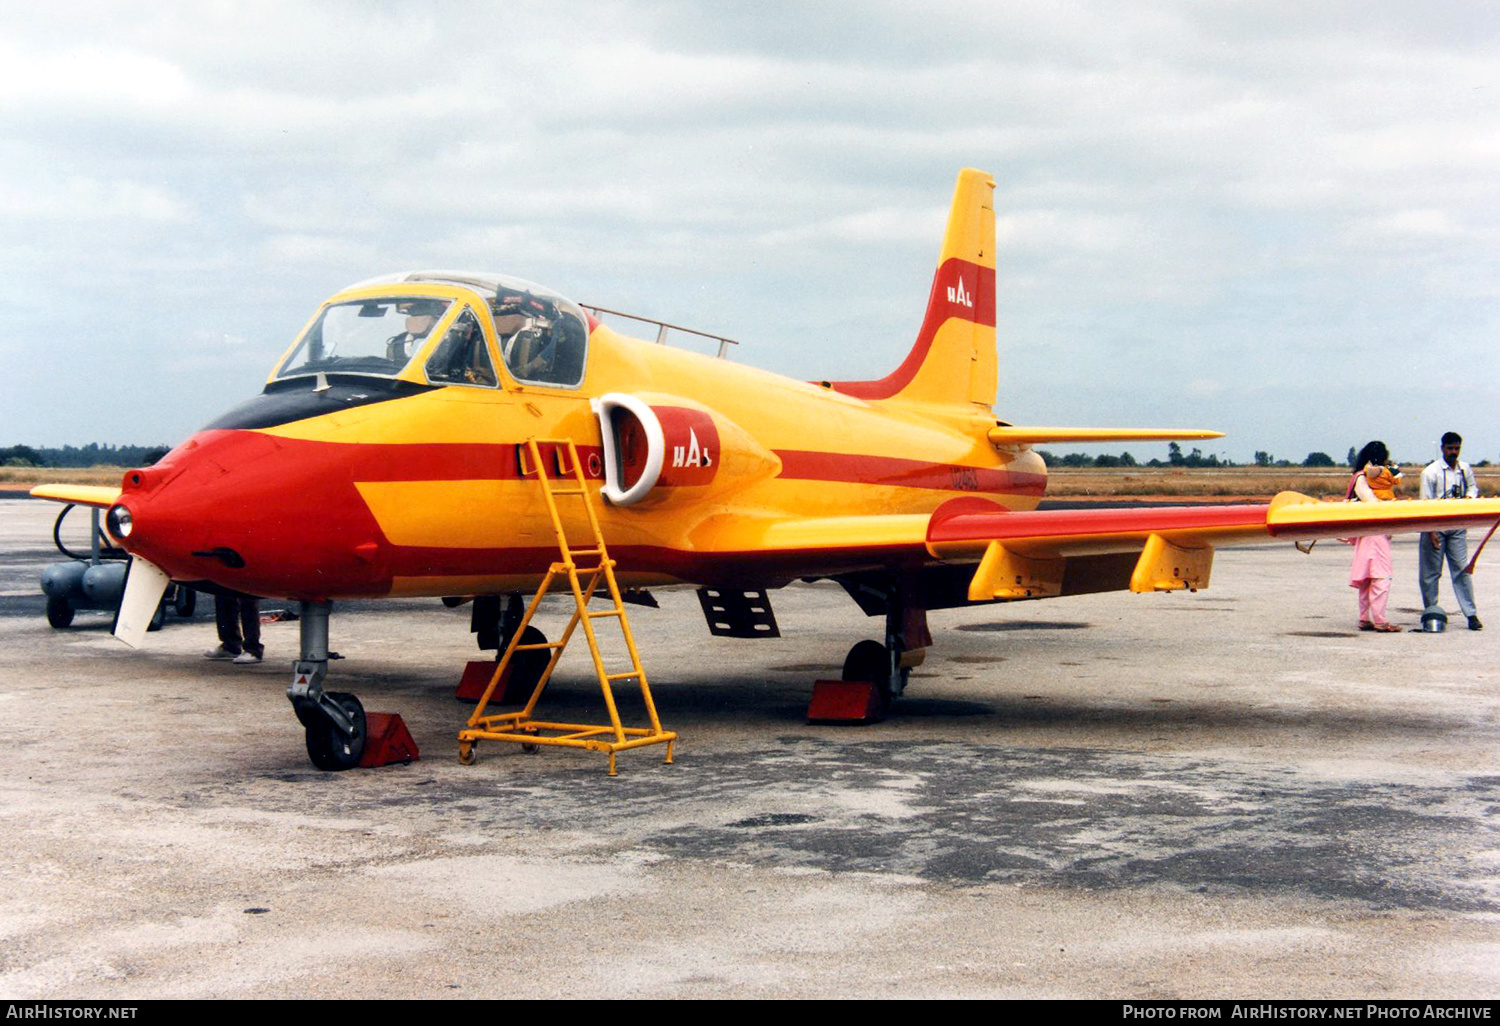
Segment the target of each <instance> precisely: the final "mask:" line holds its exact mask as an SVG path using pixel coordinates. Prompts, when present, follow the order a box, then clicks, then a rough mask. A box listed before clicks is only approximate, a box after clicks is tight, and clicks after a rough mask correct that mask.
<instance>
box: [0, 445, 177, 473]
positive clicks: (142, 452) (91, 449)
mask: <svg viewBox="0 0 1500 1026" xmlns="http://www.w3.org/2000/svg"><path fill="white" fill-rule="evenodd" d="M166 454H167V446H165V445H100V444H99V443H98V442H90V443H89V444H88V445H85V446H76V445H65V446H63V447H62V448H61V449H49V448H46V447H44V446H37V447H32V446H30V445H12V446H11V447H10V448H8V449H0V466H4V467H92V466H96V465H102V466H106V467H148V466H150V465H151V464H153V463H155V462H156V461H157V460H159V459H161V458H162V457H163V456H165V455H166Z"/></svg>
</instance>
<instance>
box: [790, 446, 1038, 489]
mask: <svg viewBox="0 0 1500 1026" xmlns="http://www.w3.org/2000/svg"><path fill="white" fill-rule="evenodd" d="M776 455H777V456H778V457H779V458H780V459H781V474H780V477H781V478H782V479H783V480H796V481H839V482H844V483H847V484H865V485H898V486H900V487H903V488H935V489H939V490H942V491H963V492H1001V493H1006V494H1011V495H1041V494H1042V492H1043V490H1044V489H1045V488H1046V486H1047V477H1046V475H1045V474H1020V473H1015V472H1013V471H1009V470H1000V469H996V468H993V467H966V466H963V465H961V464H953V463H931V462H928V461H926V460H908V459H902V458H900V457H896V456H867V455H862V454H858V453H840V452H814V451H810V450H805V449H778V450H776Z"/></svg>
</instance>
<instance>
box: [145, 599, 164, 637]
mask: <svg viewBox="0 0 1500 1026" xmlns="http://www.w3.org/2000/svg"><path fill="white" fill-rule="evenodd" d="M166 622H167V598H166V596H165V595H163V596H162V600H161V601H160V602H158V603H157V604H156V612H154V613H152V614H151V622H150V623H148V624H146V630H148V631H159V630H161V629H162V626H163V625H164V624H166Z"/></svg>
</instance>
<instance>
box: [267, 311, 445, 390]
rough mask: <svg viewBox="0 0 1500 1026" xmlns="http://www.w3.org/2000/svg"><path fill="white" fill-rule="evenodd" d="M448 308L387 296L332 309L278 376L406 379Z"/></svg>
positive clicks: (304, 338) (325, 312)
mask: <svg viewBox="0 0 1500 1026" xmlns="http://www.w3.org/2000/svg"><path fill="white" fill-rule="evenodd" d="M448 306H449V301H448V300H446V299H432V298H427V297H422V296H408V297H395V296H393V297H384V296H382V297H381V298H379V299H366V300H360V301H358V302H353V303H338V304H335V305H333V306H330V307H328V308H327V309H326V310H324V311H323V313H322V314H321V315H319V317H318V319H317V320H316V321H314V322H313V324H312V326H311V327H310V328H308V329H307V332H306V333H305V334H304V335H303V336H302V339H301V341H299V342H298V343H297V348H296V349H294V350H293V351H292V355H291V356H289V357H287V360H286V362H285V363H283V364H282V365H281V369H280V370H279V371H277V372H276V376H277V377H278V378H290V377H296V376H298V375H302V374H318V373H325V374H375V375H381V376H394V375H396V374H400V373H401V371H402V369H403V368H405V366H406V365H407V363H408V362H409V361H410V360H411V358H412V356H413V355H415V354H416V352H417V350H419V349H421V348H422V344H423V342H425V341H426V339H427V337H428V335H430V334H431V333H432V329H433V327H434V326H435V325H436V324H437V322H438V321H440V320H442V317H443V314H444V313H445V312H446V311H447V309H448Z"/></svg>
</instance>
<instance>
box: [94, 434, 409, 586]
mask: <svg viewBox="0 0 1500 1026" xmlns="http://www.w3.org/2000/svg"><path fill="white" fill-rule="evenodd" d="M328 448H330V449H333V448H337V447H328ZM306 455H307V454H306V453H304V452H292V451H288V447H286V446H284V445H283V444H282V443H281V440H279V439H276V438H274V437H271V436H269V435H265V434H262V433H260V432H256V431H205V432H201V433H200V434H198V435H195V436H194V437H193V438H191V439H189V440H188V442H185V443H184V444H183V445H182V446H180V447H179V448H178V449H175V450H173V452H172V453H170V454H169V455H168V456H167V458H166V459H164V460H163V461H162V463H160V464H158V465H156V466H154V467H149V468H145V469H143V470H139V471H131V472H130V473H129V474H127V475H126V478H125V482H124V488H123V490H122V493H121V497H120V501H119V503H118V504H117V507H116V508H117V509H118V510H120V513H119V517H120V518H126V519H128V521H129V533H128V534H127V535H125V536H124V537H123V539H122V540H123V542H124V544H125V546H126V548H127V549H129V550H130V551H131V552H132V553H136V554H139V555H140V556H142V557H144V558H145V559H148V560H150V561H151V562H153V563H155V564H156V565H157V566H159V567H161V568H162V569H163V570H164V571H166V572H167V573H168V574H169V575H170V576H171V577H172V578H173V579H175V580H180V581H210V582H212V583H214V584H217V585H221V586H223V587H227V588H233V589H235V590H237V591H243V592H246V593H248V594H253V595H261V596H264V597H268V598H269V597H274V598H324V597H329V596H330V595H333V594H339V595H356V594H357V595H375V594H383V593H384V591H386V590H388V588H389V578H388V576H386V575H382V573H381V572H380V568H379V566H378V565H377V564H378V562H379V560H378V555H379V552H380V543H381V541H382V537H381V535H380V531H379V528H378V525H376V524H375V522H374V519H373V518H372V517H371V516H370V514H369V511H368V509H367V508H366V507H365V505H364V503H363V502H362V501H361V500H360V498H359V495H358V492H357V491H356V489H355V488H354V486H353V483H352V481H351V479H350V474H349V472H348V469H347V468H340V467H338V466H336V465H329V463H328V461H327V460H324V461H322V462H319V461H317V460H309V459H306V458H305V457H306ZM329 455H330V456H331V455H332V454H331V453H330V454H329Z"/></svg>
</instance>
